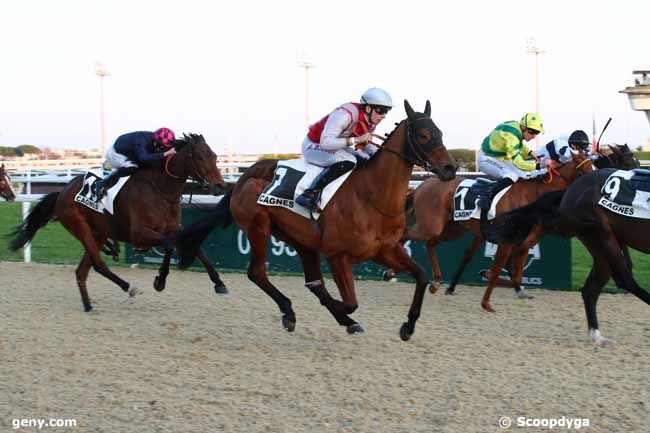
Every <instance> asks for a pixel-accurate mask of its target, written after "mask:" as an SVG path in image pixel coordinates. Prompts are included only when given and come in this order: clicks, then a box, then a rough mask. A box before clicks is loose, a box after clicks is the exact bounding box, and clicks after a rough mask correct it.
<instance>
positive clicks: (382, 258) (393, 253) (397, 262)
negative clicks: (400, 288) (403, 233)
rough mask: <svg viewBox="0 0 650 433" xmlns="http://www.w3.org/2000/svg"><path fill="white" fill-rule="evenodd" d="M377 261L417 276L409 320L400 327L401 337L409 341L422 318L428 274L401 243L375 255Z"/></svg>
mask: <svg viewBox="0 0 650 433" xmlns="http://www.w3.org/2000/svg"><path fill="white" fill-rule="evenodd" d="M373 260H375V261H376V262H378V263H381V264H384V265H386V266H390V267H392V268H393V269H395V270H396V271H398V272H408V273H409V274H411V275H413V277H415V281H416V283H415V292H414V294H413V301H412V302H411V308H410V309H409V313H408V321H407V322H405V323H403V324H402V327H401V328H400V331H399V333H400V338H401V339H402V340H403V341H407V340H409V339H410V338H411V336H412V335H413V333H414V332H415V323H416V322H417V321H418V319H419V318H420V313H421V311H422V301H423V300H424V293H425V292H426V287H427V285H428V281H427V274H426V272H424V269H422V268H421V267H420V265H418V264H417V263H416V262H415V261H414V260H413V259H412V258H411V257H410V256H409V255H408V253H407V252H406V250H405V249H404V247H403V246H402V245H400V244H395V245H394V246H392V247H389V248H385V249H383V250H381V251H380V252H379V254H378V255H377V256H376V257H374V259H373Z"/></svg>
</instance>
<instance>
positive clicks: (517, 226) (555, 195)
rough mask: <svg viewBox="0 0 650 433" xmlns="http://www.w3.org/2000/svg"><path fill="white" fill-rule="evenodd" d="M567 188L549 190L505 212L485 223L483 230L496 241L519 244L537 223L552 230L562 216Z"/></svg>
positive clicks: (489, 237) (489, 238)
mask: <svg viewBox="0 0 650 433" xmlns="http://www.w3.org/2000/svg"><path fill="white" fill-rule="evenodd" d="M565 192H566V190H561V191H553V192H548V193H546V194H544V195H542V196H541V197H540V198H538V199H537V200H535V201H534V202H532V203H530V204H528V205H526V206H523V207H520V208H517V209H514V210H512V211H510V212H507V213H505V214H504V215H502V216H500V217H499V218H497V220H495V222H494V223H492V224H486V225H485V226H484V225H483V215H481V217H482V218H481V230H482V231H483V233H484V235H486V239H488V240H489V241H490V242H494V243H501V242H505V243H509V244H519V243H522V242H523V241H524V239H526V238H527V237H528V235H529V234H530V232H531V231H532V230H533V227H535V226H536V225H537V224H542V227H543V228H544V230H545V231H551V230H552V229H553V227H554V226H555V225H556V223H557V222H558V218H559V217H560V212H559V208H560V202H561V201H562V197H564V193H565Z"/></svg>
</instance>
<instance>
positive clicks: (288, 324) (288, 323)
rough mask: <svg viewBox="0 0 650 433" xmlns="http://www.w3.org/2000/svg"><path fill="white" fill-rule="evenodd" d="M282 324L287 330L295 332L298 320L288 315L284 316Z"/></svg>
mask: <svg viewBox="0 0 650 433" xmlns="http://www.w3.org/2000/svg"><path fill="white" fill-rule="evenodd" d="M282 326H284V329H286V330H287V332H293V331H295V330H296V321H295V320H291V319H289V318H287V316H282Z"/></svg>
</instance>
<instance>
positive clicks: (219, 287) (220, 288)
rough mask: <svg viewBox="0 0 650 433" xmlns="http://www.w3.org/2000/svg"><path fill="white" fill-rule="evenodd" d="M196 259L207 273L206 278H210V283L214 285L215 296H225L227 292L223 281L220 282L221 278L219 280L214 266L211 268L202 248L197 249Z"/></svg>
mask: <svg viewBox="0 0 650 433" xmlns="http://www.w3.org/2000/svg"><path fill="white" fill-rule="evenodd" d="M196 258H197V259H199V261H200V262H201V263H202V264H203V267H204V268H205V270H206V271H207V272H208V277H210V281H212V282H213V283H214V292H215V293H216V294H217V295H227V294H228V292H229V291H228V288H227V287H226V285H225V284H224V283H223V281H221V278H219V272H217V270H216V269H215V268H214V266H212V263H210V259H208V256H206V255H205V251H203V248H200V249H199V252H198V253H197V255H196Z"/></svg>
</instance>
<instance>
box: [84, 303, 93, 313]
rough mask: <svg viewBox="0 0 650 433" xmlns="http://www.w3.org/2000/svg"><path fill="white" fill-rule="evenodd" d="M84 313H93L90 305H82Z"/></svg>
mask: <svg viewBox="0 0 650 433" xmlns="http://www.w3.org/2000/svg"><path fill="white" fill-rule="evenodd" d="M84 311H85V312H86V313H90V312H91V311H93V306H92V305H90V304H88V305H84Z"/></svg>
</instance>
